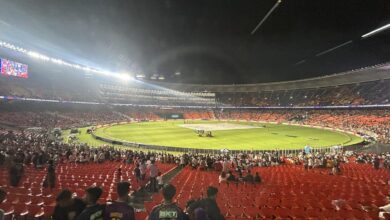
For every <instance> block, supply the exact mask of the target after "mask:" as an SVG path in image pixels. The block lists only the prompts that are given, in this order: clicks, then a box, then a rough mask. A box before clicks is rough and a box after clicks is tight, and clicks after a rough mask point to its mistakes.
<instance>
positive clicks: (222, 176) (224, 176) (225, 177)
mask: <svg viewBox="0 0 390 220" xmlns="http://www.w3.org/2000/svg"><path fill="white" fill-rule="evenodd" d="M218 180H219V183H220V184H221V183H223V182H227V180H228V175H227V174H226V173H225V172H224V171H222V172H221V174H220V175H219V178H218Z"/></svg>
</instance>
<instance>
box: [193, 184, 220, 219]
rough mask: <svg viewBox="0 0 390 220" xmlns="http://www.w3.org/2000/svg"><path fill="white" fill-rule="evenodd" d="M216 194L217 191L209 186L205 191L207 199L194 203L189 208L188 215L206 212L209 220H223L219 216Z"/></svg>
mask: <svg viewBox="0 0 390 220" xmlns="http://www.w3.org/2000/svg"><path fill="white" fill-rule="evenodd" d="M217 194H218V189H217V188H215V187H213V186H209V188H208V189H207V198H205V199H201V200H198V201H196V202H194V203H193V204H192V205H191V206H190V207H189V213H190V214H191V215H194V216H195V215H197V214H198V213H200V212H206V214H207V217H208V219H209V220H224V219H225V218H224V217H223V215H222V214H221V211H220V210H219V207H218V205H217V201H216V198H217Z"/></svg>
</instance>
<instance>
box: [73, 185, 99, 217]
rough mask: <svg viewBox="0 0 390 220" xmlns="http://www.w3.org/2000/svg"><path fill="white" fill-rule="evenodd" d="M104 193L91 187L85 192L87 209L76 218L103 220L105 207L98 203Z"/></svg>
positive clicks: (97, 188)
mask: <svg viewBox="0 0 390 220" xmlns="http://www.w3.org/2000/svg"><path fill="white" fill-rule="evenodd" d="M102 193H103V191H102V189H101V188H99V187H90V188H88V189H87V190H85V194H86V197H85V203H86V205H87V208H86V209H84V211H83V212H81V214H80V215H79V216H78V217H77V218H76V219H77V220H103V216H104V213H103V211H104V208H105V207H104V206H103V205H100V204H98V203H97V201H98V200H99V198H100V196H101V195H102Z"/></svg>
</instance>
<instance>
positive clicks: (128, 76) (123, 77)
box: [118, 73, 132, 82]
mask: <svg viewBox="0 0 390 220" xmlns="http://www.w3.org/2000/svg"><path fill="white" fill-rule="evenodd" d="M118 78H119V79H120V80H123V81H126V82H127V81H130V80H132V77H131V76H130V75H129V74H126V73H122V74H119V75H118Z"/></svg>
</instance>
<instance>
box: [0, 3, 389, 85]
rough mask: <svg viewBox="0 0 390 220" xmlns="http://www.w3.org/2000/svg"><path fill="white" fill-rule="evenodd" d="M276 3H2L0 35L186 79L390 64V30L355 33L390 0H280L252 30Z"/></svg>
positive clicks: (374, 22) (225, 79) (252, 78)
mask: <svg viewBox="0 0 390 220" xmlns="http://www.w3.org/2000/svg"><path fill="white" fill-rule="evenodd" d="M275 2H276V1H275V0H272V1H271V0H197V1H183V0H153V1H152V0H137V1H132V0H104V1H103V0H61V1H60V0H12V1H11V0H0V29H1V31H0V40H7V41H10V42H13V43H15V44H17V45H22V46H24V47H26V48H28V49H35V50H38V51H42V52H44V53H47V54H49V55H51V56H54V57H60V58H64V59H66V60H69V61H73V62H79V63H82V64H87V65H92V66H95V67H100V68H104V69H110V70H112V71H119V72H123V71H131V72H134V73H138V72H142V73H145V74H146V75H148V76H150V75H151V74H163V75H164V76H165V77H166V78H167V79H166V81H170V82H187V83H208V84H211V83H254V82H270V81H281V80H292V79H300V78H305V77H314V76H320V75H324V74H330V73H335V72H340V71H345V70H349V69H353V68H358V67H364V66H368V65H373V64H377V63H381V62H385V61H389V60H390V30H387V31H384V32H382V33H380V34H378V35H376V36H374V37H371V38H369V39H365V40H361V39H360V38H359V37H360V36H361V35H362V34H365V33H367V32H369V31H371V30H373V29H375V28H377V27H380V26H382V25H385V24H388V23H390V1H389V0H369V1H368V0H326V1H316V0H284V1H283V2H282V3H281V4H280V5H279V7H278V8H277V9H276V10H275V11H274V12H273V13H272V15H271V16H270V17H269V18H268V19H267V21H266V22H265V23H264V25H263V26H261V27H260V29H259V30H258V31H257V32H256V33H255V34H254V35H251V31H252V29H253V28H254V27H255V26H256V25H257V23H258V22H259V21H260V20H261V19H262V18H263V17H264V15H265V14H266V13H267V12H268V10H269V9H270V8H271V7H272V6H273V5H274V4H275ZM349 40H353V43H351V44H349V45H347V46H345V47H342V48H340V49H337V50H335V51H333V52H331V53H328V54H325V55H323V56H319V57H316V56H315V55H316V54H317V53H319V52H321V51H324V50H327V49H330V48H332V47H334V46H336V45H339V44H341V43H344V42H346V41H349ZM301 60H306V61H305V62H304V63H301V64H299V65H295V64H296V63H297V62H299V61H301ZM177 71H179V72H180V73H181V76H180V77H175V76H174V73H175V72H177Z"/></svg>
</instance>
